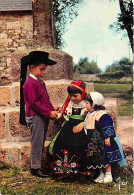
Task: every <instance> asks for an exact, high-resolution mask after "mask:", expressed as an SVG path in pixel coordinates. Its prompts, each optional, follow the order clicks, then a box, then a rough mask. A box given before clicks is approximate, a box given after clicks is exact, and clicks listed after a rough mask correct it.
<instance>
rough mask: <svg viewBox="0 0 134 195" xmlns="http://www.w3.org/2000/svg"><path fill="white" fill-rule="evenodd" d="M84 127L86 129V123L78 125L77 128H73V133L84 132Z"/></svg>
mask: <svg viewBox="0 0 134 195" xmlns="http://www.w3.org/2000/svg"><path fill="white" fill-rule="evenodd" d="M83 127H84V123H80V124H78V125H77V126H75V127H74V128H73V132H74V133H79V132H81V131H82V129H83Z"/></svg>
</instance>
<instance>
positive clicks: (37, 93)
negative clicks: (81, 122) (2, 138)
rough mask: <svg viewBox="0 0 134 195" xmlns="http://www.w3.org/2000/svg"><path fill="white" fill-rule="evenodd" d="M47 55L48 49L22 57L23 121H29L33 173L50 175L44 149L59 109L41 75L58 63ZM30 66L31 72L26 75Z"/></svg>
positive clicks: (21, 93)
mask: <svg viewBox="0 0 134 195" xmlns="http://www.w3.org/2000/svg"><path fill="white" fill-rule="evenodd" d="M48 57H49V54H48V53H47V52H43V51H32V52H30V53H29V55H27V56H24V57H23V58H22V59H21V81H20V124H22V125H27V123H28V126H29V128H30V129H31V134H32V139H31V174H32V175H35V176H38V177H47V173H46V172H45V170H42V169H41V160H42V151H43V147H44V142H45V138H46V133H47V128H48V122H49V118H51V119H55V118H56V117H57V112H56V111H54V110H56V109H58V108H54V107H53V105H52V104H51V102H50V100H49V95H48V93H47V89H46V86H45V83H44V82H43V81H42V80H41V79H39V78H40V77H41V76H43V74H44V73H45V70H46V68H47V66H48V65H54V64H56V62H55V61H53V60H51V59H49V58H48ZM27 66H29V69H30V74H29V77H28V78H27V79H26V73H27ZM25 105H26V112H25ZM25 115H26V117H27V123H26V120H25Z"/></svg>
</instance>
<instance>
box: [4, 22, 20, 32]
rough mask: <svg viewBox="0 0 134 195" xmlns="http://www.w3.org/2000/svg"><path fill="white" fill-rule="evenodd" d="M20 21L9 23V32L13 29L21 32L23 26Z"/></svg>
mask: <svg viewBox="0 0 134 195" xmlns="http://www.w3.org/2000/svg"><path fill="white" fill-rule="evenodd" d="M20 24H21V23H20V21H12V22H7V30H11V29H13V30H14V29H17V30H19V29H20V27H21V25H20Z"/></svg>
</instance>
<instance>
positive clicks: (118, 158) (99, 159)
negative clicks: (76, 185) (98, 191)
mask: <svg viewBox="0 0 134 195" xmlns="http://www.w3.org/2000/svg"><path fill="white" fill-rule="evenodd" d="M104 102H105V101H104V97H103V96H102V94H100V93H99V92H90V94H89V95H87V96H86V108H87V110H88V114H87V117H86V119H85V121H84V122H83V123H80V124H78V125H77V126H76V127H74V129H73V131H74V133H79V132H81V131H82V129H83V128H84V130H85V133H86V134H87V136H88V135H90V138H89V139H90V141H89V142H90V144H89V145H88V153H89V154H90V155H88V153H87V157H88V156H89V159H88V158H87V164H88V163H89V164H88V166H89V167H91V166H95V164H96V167H98V168H100V175H99V176H98V177H97V178H96V179H95V182H97V183H109V182H112V181H113V178H112V173H111V164H112V163H116V162H118V164H120V165H121V166H123V165H126V160H125V157H124V154H123V150H122V147H121V144H120V141H119V139H118V137H117V136H116V134H115V129H114V124H113V121H112V118H111V116H110V115H109V114H107V112H106V110H105V107H104V106H103V105H104ZM96 135H97V136H96ZM99 137H100V138H102V140H103V141H104V144H100V145H97V142H98V138H99ZM91 146H92V147H91ZM100 152H101V153H100ZM96 153H100V155H98V156H96ZM91 160H92V162H91ZM103 168H105V175H104V173H103Z"/></svg>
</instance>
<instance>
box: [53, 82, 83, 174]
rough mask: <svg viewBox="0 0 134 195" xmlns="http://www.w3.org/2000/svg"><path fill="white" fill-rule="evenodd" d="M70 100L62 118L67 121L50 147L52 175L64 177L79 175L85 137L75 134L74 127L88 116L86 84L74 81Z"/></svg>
mask: <svg viewBox="0 0 134 195" xmlns="http://www.w3.org/2000/svg"><path fill="white" fill-rule="evenodd" d="M67 92H68V94H69V95H68V98H67V100H66V101H65V103H64V105H63V111H62V116H63V118H64V119H65V120H64V122H63V124H62V128H61V130H60V131H59V132H58V134H57V135H56V136H55V138H54V139H53V141H52V142H51V144H50V146H49V153H50V154H51V155H52V163H51V166H52V173H54V174H58V175H60V174H62V175H64V176H65V175H70V174H74V175H77V174H78V171H79V164H78V160H79V159H80V156H81V148H82V147H81V146H82V145H83V142H84V138H83V136H85V134H84V132H81V133H80V134H79V135H76V134H74V133H73V127H74V126H76V125H77V124H79V123H81V121H84V119H85V115H86V113H85V112H86V101H85V100H84V98H85V83H84V82H83V81H72V82H71V83H70V84H69V86H68V88H67Z"/></svg>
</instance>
